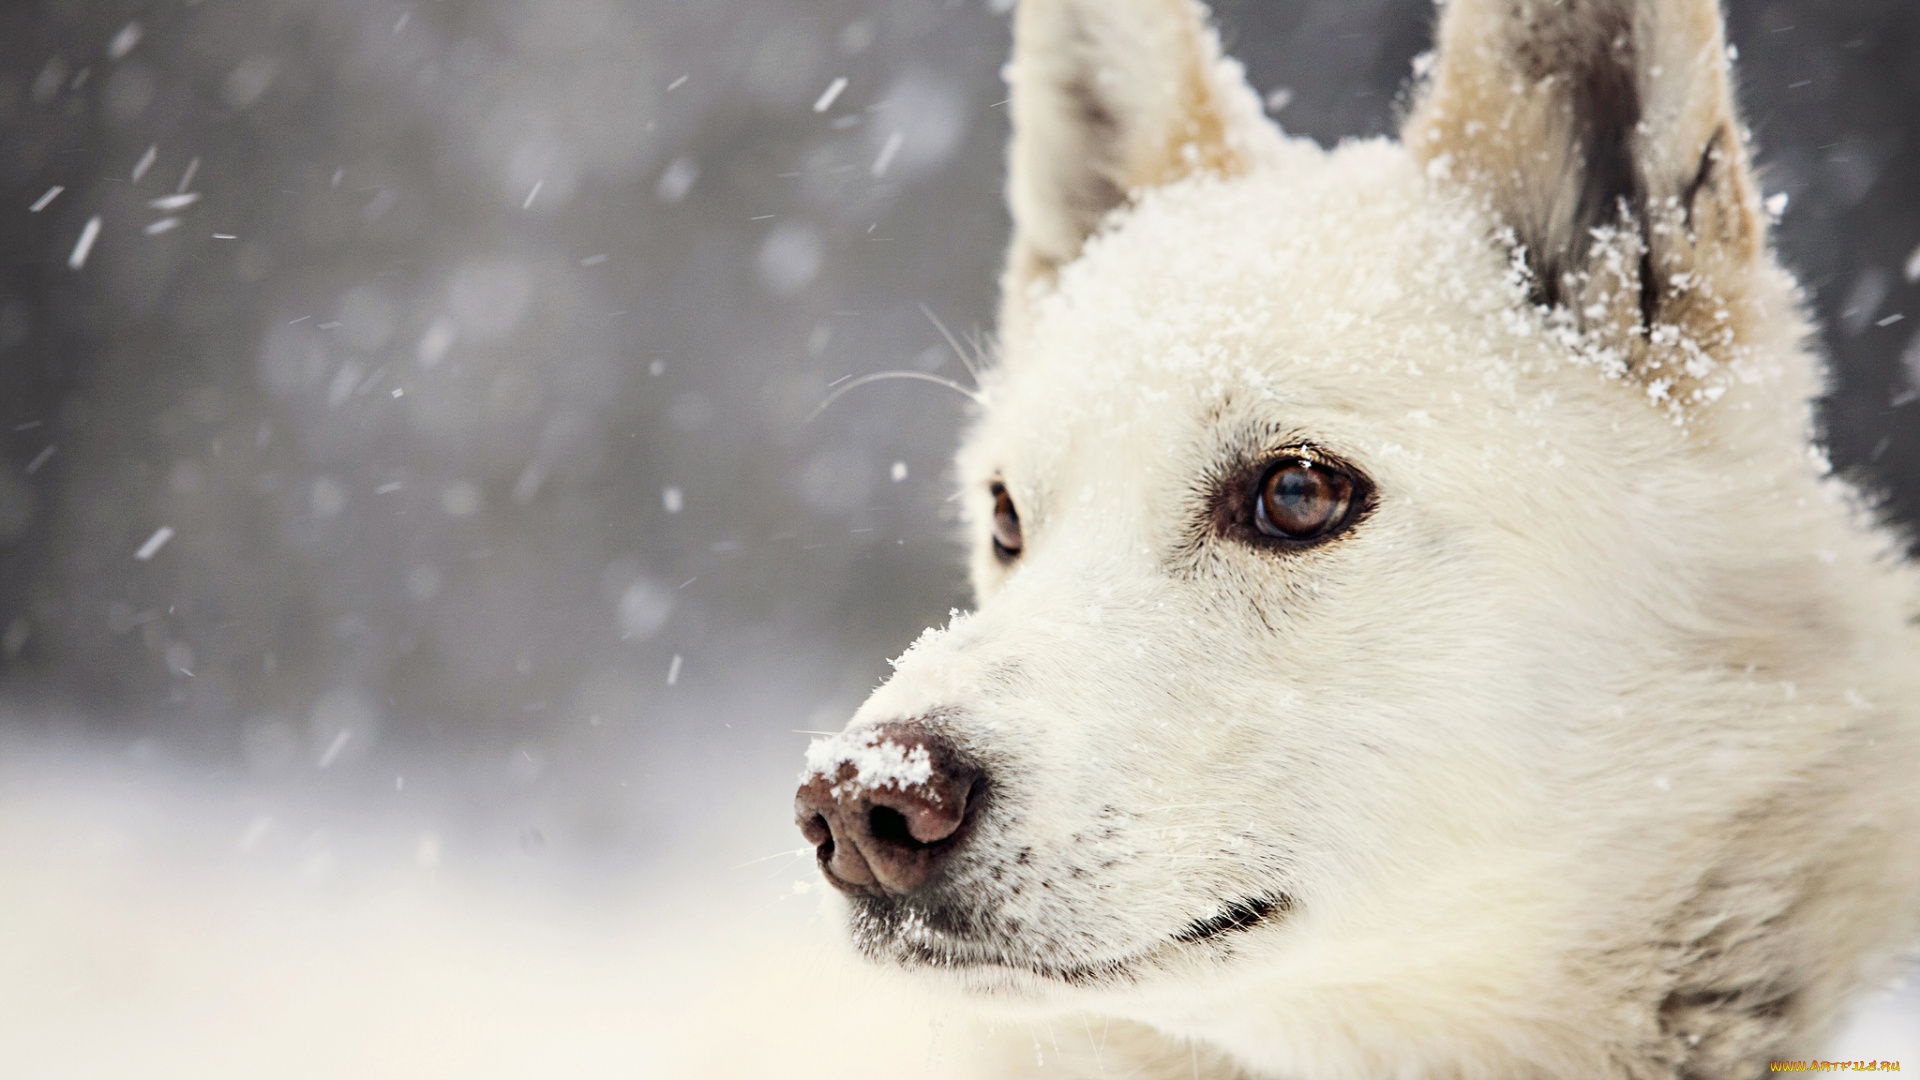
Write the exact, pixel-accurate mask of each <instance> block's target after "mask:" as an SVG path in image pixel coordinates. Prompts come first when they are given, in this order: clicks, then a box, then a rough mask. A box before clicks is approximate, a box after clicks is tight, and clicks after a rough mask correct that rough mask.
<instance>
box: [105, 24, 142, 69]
mask: <svg viewBox="0 0 1920 1080" xmlns="http://www.w3.org/2000/svg"><path fill="white" fill-rule="evenodd" d="M145 33H146V32H145V31H144V30H142V29H141V28H140V24H139V23H137V22H130V23H128V24H127V25H125V26H123V27H121V28H120V32H119V33H117V34H115V35H113V40H112V41H109V42H107V57H108V58H109V59H112V60H118V59H120V58H121V57H123V56H125V55H127V54H128V53H130V52H132V51H133V47H134V46H135V45H138V44H140V38H141V37H142V36H143V35H144V34H145Z"/></svg>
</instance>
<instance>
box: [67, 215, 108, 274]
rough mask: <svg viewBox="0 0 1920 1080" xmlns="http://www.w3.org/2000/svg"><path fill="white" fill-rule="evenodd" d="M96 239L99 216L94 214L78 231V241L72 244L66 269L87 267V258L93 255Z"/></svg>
mask: <svg viewBox="0 0 1920 1080" xmlns="http://www.w3.org/2000/svg"><path fill="white" fill-rule="evenodd" d="M98 239H100V215H99V214H95V215H93V216H92V217H90V218H88V219H87V224H86V226H85V227H83V228H82V229H81V230H80V239H79V240H77V241H75V242H74V245H73V254H71V255H69V256H67V269H69V270H78V269H80V268H81V267H83V266H85V265H87V256H88V255H91V254H92V253H93V242H94V241H95V240H98Z"/></svg>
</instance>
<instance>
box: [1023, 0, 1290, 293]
mask: <svg viewBox="0 0 1920 1080" xmlns="http://www.w3.org/2000/svg"><path fill="white" fill-rule="evenodd" d="M1013 37H1014V43H1013V62H1012V64H1011V65H1009V68H1008V80H1009V82H1010V83H1011V84H1012V91H1013V94H1012V110H1013V111H1012V119H1013V143H1012V146H1011V148H1010V150H1009V152H1008V170H1007V171H1008V176H1007V202H1008V204H1009V206H1010V208H1011V210H1012V211H1013V225H1014V239H1013V248H1012V251H1011V252H1010V253H1009V258H1008V267H1007V279H1006V285H1007V289H1008V293H1009V295H1010V296H1012V295H1017V294H1018V293H1019V292H1021V291H1023V290H1024V288H1025V286H1026V285H1027V284H1029V283H1031V282H1032V281H1033V280H1034V279H1036V278H1041V277H1047V276H1050V275H1051V274H1052V273H1053V271H1054V269H1055V268H1056V267H1058V266H1060V265H1061V264H1063V263H1066V262H1068V261H1070V260H1072V259H1073V257H1074V256H1076V255H1078V254H1079V253H1080V245H1081V243H1082V241H1084V240H1085V239H1086V238H1087V236H1088V234H1090V233H1091V232H1092V231H1093V230H1094V229H1095V228H1097V227H1098V226H1099V224H1100V221H1101V219H1102V218H1103V217H1104V216H1105V215H1106V213H1107V212H1108V211H1109V210H1112V209H1113V208H1114V207H1116V206H1119V205H1120V204H1121V203H1123V202H1125V201H1126V200H1127V198H1128V195H1129V194H1130V193H1131V192H1133V191H1136V190H1138V189H1140V188H1145V187H1151V186H1154V185H1158V184H1164V183H1167V182H1169V181H1172V180H1177V179H1179V178H1181V177H1183V176H1186V175H1188V174H1190V173H1193V172H1198V171H1203V170H1205V171H1213V172H1219V173H1235V172H1238V171H1240V170H1241V169H1242V168H1244V161H1243V150H1244V139H1245V129H1246V128H1247V127H1248V126H1250V125H1251V126H1258V125H1260V124H1262V123H1264V121H1262V120H1261V119H1260V118H1259V105H1258V102H1257V100H1256V99H1255V98H1254V96H1253V93H1252V91H1251V90H1249V89H1247V87H1246V84H1245V82H1244V80H1243V79H1242V77H1241V75H1240V71H1239V67H1238V65H1235V64H1232V63H1231V62H1223V61H1222V60H1221V59H1220V46H1219V41H1218V39H1217V38H1216V36H1215V34H1214V32H1213V28H1212V27H1211V26H1210V25H1209V24H1208V22H1207V13H1206V9H1205V8H1203V7H1201V5H1200V4H1199V3H1197V2H1195V0H1021V3H1020V8H1019V12H1018V14H1017V15H1016V16H1015V18H1014V27H1013Z"/></svg>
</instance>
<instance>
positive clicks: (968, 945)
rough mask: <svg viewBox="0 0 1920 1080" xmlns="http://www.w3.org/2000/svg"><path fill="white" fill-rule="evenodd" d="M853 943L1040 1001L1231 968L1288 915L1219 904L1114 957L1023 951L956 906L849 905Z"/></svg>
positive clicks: (962, 984) (1282, 898)
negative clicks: (1249, 939)
mask: <svg viewBox="0 0 1920 1080" xmlns="http://www.w3.org/2000/svg"><path fill="white" fill-rule="evenodd" d="M852 907H853V910H852V918H851V920H850V922H851V926H850V929H851V931H852V935H853V943H854V946H855V947H856V948H858V949H859V950H860V952H861V953H862V954H864V955H865V956H866V957H867V958H868V959H869V960H871V961H873V962H875V963H879V964H885V965H888V966H892V967H898V968H902V969H905V970H907V971H909V972H913V973H915V974H918V975H922V976H925V977H930V978H934V979H937V980H939V981H941V982H945V983H947V984H949V985H951V986H954V987H956V988H958V989H960V990H963V991H965V992H967V993H970V994H975V995H981V996H988V997H1002V998H1016V999H1022V1000H1041V999H1049V998H1057V997H1060V996H1062V995H1063V994H1069V993H1071V992H1072V991H1076V990H1086V991H1097V990H1105V989H1116V988H1126V987H1136V986H1139V985H1140V984H1142V983H1144V982H1147V981H1149V980H1151V979H1152V978H1153V976H1155V975H1158V974H1161V973H1163V972H1166V971H1168V970H1170V969H1172V968H1174V967H1177V966H1182V965H1183V964H1184V963H1188V962H1194V961H1212V962H1231V960H1232V959H1233V957H1234V953H1235V949H1234V947H1233V943H1234V940H1235V939H1237V938H1238V937H1240V936H1242V935H1244V934H1246V933H1248V932H1250V931H1252V930H1254V929H1256V928H1258V927H1262V926H1265V925H1267V924H1270V923H1274V922H1278V921H1280V920H1281V919H1282V918H1284V916H1285V915H1286V914H1287V913H1288V912H1289V911H1290V910H1291V908H1292V902H1291V900H1290V898H1289V897H1287V896H1286V894H1284V893H1273V894H1267V895H1262V896H1253V897H1246V898H1243V899H1240V900H1236V901H1231V902H1228V903H1224V904H1222V905H1220V908H1219V910H1218V911H1217V912H1216V913H1215V914H1212V915H1208V916H1204V917H1200V918H1195V919H1193V920H1192V921H1190V922H1188V923H1186V924H1185V925H1184V926H1182V927H1180V928H1179V929H1178V930H1177V931H1175V932H1173V933H1171V934H1169V935H1167V936H1166V937H1164V938H1161V939H1159V940H1157V941H1151V942H1148V943H1146V944H1145V945H1144V947H1138V946H1136V947H1134V948H1131V949H1124V948H1123V949H1120V950H1116V951H1115V953H1114V954H1112V955H1107V956H1100V955H1088V956H1078V955H1053V954H1041V953H1037V952H1035V951H1033V950H1031V949H1029V948H1026V947H1024V942H1023V941H1022V940H1021V938H1020V935H1018V934H1008V933H1003V932H1000V931H999V930H998V928H997V927H996V926H995V925H994V920H993V919H992V918H991V917H990V916H988V915H986V914H985V913H983V912H979V911H975V910H970V909H966V908H961V907H958V906H955V905H927V906H923V905H918V904H909V903H903V902H900V901H896V900H890V899H880V898H872V897H855V898H853V899H852Z"/></svg>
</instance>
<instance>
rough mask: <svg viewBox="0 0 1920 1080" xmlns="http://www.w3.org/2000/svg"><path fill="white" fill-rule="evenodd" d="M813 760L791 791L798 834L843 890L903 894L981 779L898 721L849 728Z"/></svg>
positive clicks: (917, 729)
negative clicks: (806, 841) (805, 774)
mask: <svg viewBox="0 0 1920 1080" xmlns="http://www.w3.org/2000/svg"><path fill="white" fill-rule="evenodd" d="M822 754H823V756H819V757H815V758H814V759H813V765H814V770H813V771H812V772H810V773H808V774H807V776H806V777H805V782H804V783H802V784H801V785H800V790H799V792H798V793H797V794H796V795H795V796H794V800H793V815H794V819H795V820H796V821H797V822H798V823H799V825H800V831H801V832H802V833H804V834H806V837H807V840H808V841H809V842H810V843H812V844H813V845H814V846H815V847H816V848H817V849H818V855H819V859H820V869H821V872H823V873H825V874H826V876H827V880H828V881H831V882H833V884H834V886H835V887H837V888H839V889H840V890H841V891H842V892H847V893H854V894H859V895H867V896H882V895H892V896H903V895H905V894H907V893H910V892H913V891H914V890H915V889H918V888H919V887H921V886H922V885H924V884H926V882H927V880H928V879H929V878H931V877H932V876H933V873H934V870H935V869H936V868H937V867H938V866H939V864H940V862H941V860H943V859H945V858H946V857H947V856H948V855H950V854H951V853H952V852H953V850H954V848H955V847H957V846H958V834H959V832H960V827H961V826H962V825H963V824H965V823H966V820H967V804H968V802H969V801H970V800H974V799H976V797H977V795H978V790H979V787H980V785H981V783H982V782H983V780H984V778H985V774H984V773H983V772H982V771H981V770H980V768H979V767H978V766H976V765H973V764H972V763H970V762H968V761H967V760H966V759H965V758H964V757H963V756H962V755H961V754H960V753H959V752H958V751H957V750H956V749H954V746H953V744H952V743H950V742H948V741H947V740H946V739H944V738H942V737H941V736H940V735H938V734H936V733H934V732H932V731H929V730H927V729H926V728H925V727H924V726H922V725H920V724H918V723H915V722H912V721H902V722H895V723H888V724H880V725H877V726H875V727H871V728H862V729H860V730H859V731H857V732H850V733H848V734H846V735H842V736H840V737H839V738H838V739H836V740H834V741H833V742H831V743H828V744H827V745H826V747H825V748H824V749H823V751H822Z"/></svg>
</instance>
